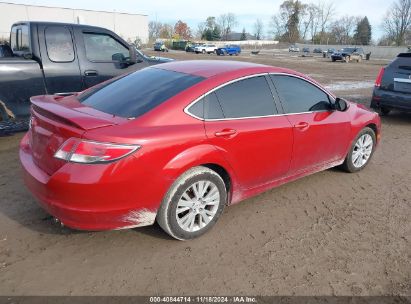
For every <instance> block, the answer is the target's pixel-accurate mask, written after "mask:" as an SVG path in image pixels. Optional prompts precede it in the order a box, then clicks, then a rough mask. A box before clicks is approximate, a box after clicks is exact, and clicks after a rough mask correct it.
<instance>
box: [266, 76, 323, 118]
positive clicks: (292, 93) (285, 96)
mask: <svg viewBox="0 0 411 304" xmlns="http://www.w3.org/2000/svg"><path fill="white" fill-rule="evenodd" d="M271 79H272V80H273V82H274V84H275V87H276V89H277V92H278V95H279V96H280V98H281V102H282V103H283V107H284V110H285V112H286V113H304V112H312V111H326V110H330V109H331V104H330V100H329V98H328V95H327V94H326V93H325V92H324V91H322V90H320V89H319V88H317V87H316V86H314V85H313V84H311V83H309V82H308V81H305V80H303V79H300V78H296V77H292V76H281V75H271Z"/></svg>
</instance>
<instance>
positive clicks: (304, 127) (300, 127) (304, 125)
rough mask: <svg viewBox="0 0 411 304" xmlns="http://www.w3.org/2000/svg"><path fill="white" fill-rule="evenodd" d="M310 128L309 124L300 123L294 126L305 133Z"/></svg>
mask: <svg viewBox="0 0 411 304" xmlns="http://www.w3.org/2000/svg"><path fill="white" fill-rule="evenodd" d="M309 127H310V124H309V123H308V122H299V123H297V124H295V125H294V128H296V129H299V130H301V131H305V130H307V129H308V128H309Z"/></svg>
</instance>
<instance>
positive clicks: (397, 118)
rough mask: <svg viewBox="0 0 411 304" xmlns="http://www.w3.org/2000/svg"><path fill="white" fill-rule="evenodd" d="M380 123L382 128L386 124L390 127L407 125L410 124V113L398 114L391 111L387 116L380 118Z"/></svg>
mask: <svg viewBox="0 0 411 304" xmlns="http://www.w3.org/2000/svg"><path fill="white" fill-rule="evenodd" d="M381 122H382V125H383V127H384V124H386V123H389V124H392V125H408V124H409V123H411V112H400V111H395V110H393V111H391V112H390V113H389V114H388V115H383V116H381ZM383 131H384V129H383Z"/></svg>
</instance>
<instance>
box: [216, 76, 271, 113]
mask: <svg viewBox="0 0 411 304" xmlns="http://www.w3.org/2000/svg"><path fill="white" fill-rule="evenodd" d="M215 93H216V96H217V98H218V101H219V102H220V105H221V108H222V112H223V113H224V116H225V117H226V118H244V117H256V116H268V115H273V114H277V110H276V108H275V103H274V98H273V95H272V92H271V90H270V87H269V85H268V83H267V80H266V79H265V76H257V77H252V78H247V79H244V80H240V81H237V82H234V83H231V84H229V85H226V86H224V87H222V88H221V89H218V90H217V91H215Z"/></svg>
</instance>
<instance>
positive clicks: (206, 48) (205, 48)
mask: <svg viewBox="0 0 411 304" xmlns="http://www.w3.org/2000/svg"><path fill="white" fill-rule="evenodd" d="M216 50H217V46H216V45H215V44H203V45H199V46H196V47H195V48H194V52H195V53H196V54H199V53H203V54H206V53H207V54H212V53H215V52H216Z"/></svg>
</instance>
